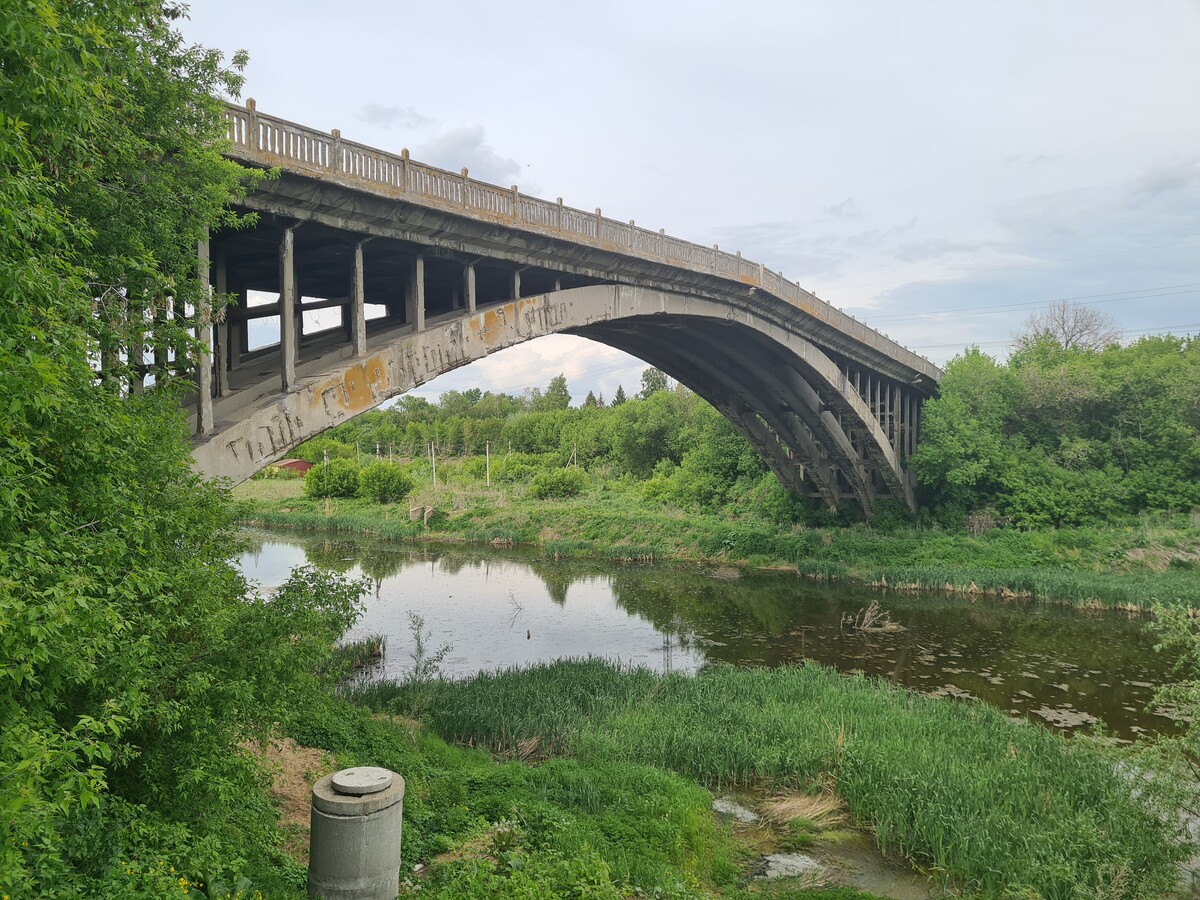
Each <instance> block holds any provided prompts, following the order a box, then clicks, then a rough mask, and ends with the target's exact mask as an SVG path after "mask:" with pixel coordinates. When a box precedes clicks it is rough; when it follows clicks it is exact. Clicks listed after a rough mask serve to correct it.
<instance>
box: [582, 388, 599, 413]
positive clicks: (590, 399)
mask: <svg viewBox="0 0 1200 900" xmlns="http://www.w3.org/2000/svg"><path fill="white" fill-rule="evenodd" d="M583 405H584V406H585V407H592V408H593V409H594V408H596V407H597V406H599V405H600V404H599V402H598V401H597V400H596V395H595V394H594V393H592V392H591V391H588V392H587V396H586V397H584V398H583Z"/></svg>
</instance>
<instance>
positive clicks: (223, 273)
mask: <svg viewBox="0 0 1200 900" xmlns="http://www.w3.org/2000/svg"><path fill="white" fill-rule="evenodd" d="M228 281H229V274H228V271H227V266H226V264H225V253H224V251H223V250H221V248H220V247H218V248H217V250H216V252H215V253H214V254H213V290H214V291H215V292H216V293H217V294H218V295H220V296H224V295H225V292H226V291H228V290H229V286H228ZM228 322H229V309H228V307H225V306H222V307H221V313H220V316H219V317H218V321H217V322H216V323H215V324H214V325H213V343H214V344H216V357H217V365H216V373H215V374H216V378H217V396H218V397H227V396H229V393H230V391H229V325H228Z"/></svg>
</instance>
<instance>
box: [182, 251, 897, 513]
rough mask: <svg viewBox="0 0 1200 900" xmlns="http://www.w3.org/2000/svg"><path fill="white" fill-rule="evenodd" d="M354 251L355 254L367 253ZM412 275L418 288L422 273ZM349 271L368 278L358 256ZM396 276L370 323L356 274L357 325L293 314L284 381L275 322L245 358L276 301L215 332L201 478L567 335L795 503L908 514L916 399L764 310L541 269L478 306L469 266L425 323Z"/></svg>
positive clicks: (505, 281) (263, 461) (239, 471)
mask: <svg viewBox="0 0 1200 900" xmlns="http://www.w3.org/2000/svg"><path fill="white" fill-rule="evenodd" d="M285 246H286V245H285ZM355 250H356V253H357V254H361V252H362V247H361V245H360V246H359V247H358V248H355ZM286 252H287V251H286V250H285V251H284V254H286ZM352 259H353V257H352ZM226 262H227V260H226ZM411 268H412V267H410V269H411ZM416 268H417V272H416V274H417V275H418V276H421V275H422V274H423V273H422V272H421V271H420V269H421V268H423V266H421V265H418V266H417V267H416ZM352 269H353V271H354V272H355V273H361V272H362V271H363V268H362V257H361V255H358V259H357V263H356V264H354V265H352ZM216 272H217V280H218V281H224V280H225V279H226V278H227V277H228V270H226V269H224V265H221V266H218V267H216ZM243 273H245V270H243ZM403 274H404V272H403V271H402V270H400V269H399V267H398V270H397V271H396V272H394V273H393V278H394V281H393V287H394V288H395V289H394V290H386V291H384V292H385V293H386V294H388V295H390V296H393V297H398V298H399V301H400V302H399V303H398V304H397V308H396V309H394V310H392V311H391V313H390V314H388V312H386V310H387V307H386V306H385V307H384V309H385V313H384V314H383V315H381V316H380V318H379V320H378V321H377V322H375V323H374V324H371V323H368V322H367V321H366V318H365V316H364V315H363V314H362V313H361V312H360V313H359V315H358V316H356V315H355V314H354V310H353V308H352V307H353V304H354V295H356V294H357V296H358V298H359V304H358V305H359V307H360V309H361V308H362V307H363V303H362V297H363V296H364V295H365V293H366V292H365V291H364V290H363V288H362V281H361V274H356V275H354V276H352V278H351V285H350V292H349V293H350V295H351V296H350V297H348V298H344V299H343V300H342V302H341V305H342V306H343V308H345V307H351V308H350V309H349V310H347V311H348V312H349V313H350V314H349V315H348V316H344V321H343V322H342V323H341V324H340V325H339V326H337V327H336V328H332V329H326V330H323V331H317V332H315V333H313V334H312V335H305V333H304V325H303V321H302V319H303V312H304V311H306V309H305V304H304V303H299V302H298V303H297V304H296V309H297V310H298V311H299V313H298V315H297V316H296V319H297V320H299V321H300V324H299V325H296V324H295V323H293V325H294V326H295V327H296V333H295V334H293V335H292V336H291V338H290V341H291V345H292V347H293V350H292V354H293V362H292V371H291V372H288V371H286V369H287V366H286V365H285V362H284V344H285V343H286V342H287V339H286V338H285V336H284V335H283V334H282V331H283V327H284V326H283V325H282V324H281V325H280V326H279V328H280V331H281V334H280V338H281V339H280V341H279V343H278V344H276V345H268V346H265V347H262V348H259V349H255V350H246V349H244V348H245V346H246V337H247V335H248V330H247V328H246V327H245V323H246V321H247V320H248V319H247V313H249V314H250V315H253V314H254V313H253V310H255V309H258V310H260V313H268V312H274V314H275V316H276V318H277V319H278V309H279V302H278V301H277V300H276V301H275V302H274V305H272V304H271V303H264V304H262V305H261V306H258V307H255V306H251V305H249V303H246V305H245V306H241V305H239V307H238V308H237V309H236V310H233V312H234V313H235V315H234V316H231V317H230V319H229V320H228V321H227V322H225V323H221V324H219V325H218V326H217V327H216V328H215V332H216V334H217V353H216V363H217V364H216V366H215V367H214V368H215V370H216V385H215V387H216V390H215V391H213V393H214V394H215V395H216V398H215V401H214V403H213V404H212V409H211V413H210V415H211V416H212V420H211V423H210V424H209V425H208V428H207V429H201V430H202V432H203V433H202V434H201V436H200V438H199V439H198V443H197V445H196V448H195V457H196V462H197V466H198V468H199V469H200V470H201V471H202V472H204V473H206V474H208V475H210V476H221V477H227V478H230V479H231V480H233V481H234V482H238V481H241V480H244V479H246V478H248V477H250V476H251V475H253V474H254V473H255V472H256V471H258V470H260V469H262V468H263V467H265V466H266V465H268V464H270V463H271V462H273V461H275V460H278V459H280V458H283V457H284V456H285V455H286V454H287V453H288V452H289V451H290V450H291V449H292V448H293V447H295V446H296V445H297V444H299V443H301V442H303V441H305V440H308V439H309V438H311V437H314V436H315V435H317V434H319V433H320V432H322V431H324V430H325V429H327V428H330V427H332V426H335V425H337V424H340V423H341V422H344V421H347V420H348V419H350V418H352V417H353V416H355V415H358V414H359V413H361V412H364V411H366V410H368V409H371V408H374V407H375V406H378V405H379V404H380V403H382V402H384V401H385V400H387V399H389V398H391V397H394V396H397V395H399V394H402V393H404V392H405V391H408V390H411V389H412V388H414V387H416V386H418V385H420V384H423V383H425V382H427V381H429V380H431V379H433V378H435V377H437V376H438V375H441V374H443V373H445V372H448V371H450V370H452V369H454V368H457V367H459V366H462V365H465V364H467V363H469V362H472V361H473V360H476V359H480V358H482V357H484V356H486V355H488V354H489V353H492V352H495V351H497V350H500V349H503V348H505V347H509V346H513V345H515V344H518V343H521V342H523V341H526V340H530V339H532V338H536V337H541V336H543V335H548V334H554V333H563V332H566V333H573V334H578V335H581V336H583V337H587V338H590V339H593V340H596V341H599V342H602V343H605V344H608V345H610V346H613V347H616V348H618V349H621V350H625V351H627V352H629V353H631V354H633V355H635V356H637V357H639V358H641V359H643V360H645V361H647V362H649V363H651V364H653V365H655V366H657V367H658V368H660V369H662V370H663V371H664V372H666V373H668V374H669V375H671V376H673V377H674V378H676V379H678V380H679V381H680V382H682V383H683V384H685V385H687V386H688V387H689V388H691V389H692V390H694V391H696V392H697V393H698V394H699V395H701V396H702V397H704V398H705V399H706V400H708V401H709V402H711V403H712V404H713V405H714V406H715V407H716V408H717V409H718V410H719V411H720V412H721V413H722V414H723V415H725V416H726V417H727V418H728V419H729V421H730V422H731V423H733V425H734V426H735V427H736V428H737V429H738V430H739V431H740V432H741V433H742V434H743V435H744V436H745V437H746V438H747V440H749V441H750V443H751V444H752V445H753V446H754V447H755V449H756V450H757V451H758V453H759V454H761V456H762V458H763V459H764V460H765V461H766V463H767V465H768V466H769V467H770V469H771V470H772V472H774V473H775V475H776V476H777V477H778V478H779V480H780V481H781V482H782V483H783V484H784V485H785V486H787V487H788V488H790V489H791V490H793V491H795V492H797V493H800V494H805V495H811V496H816V497H819V498H820V499H821V500H822V501H823V502H824V503H825V504H827V505H829V506H831V507H832V506H836V505H837V504H838V503H839V502H842V501H844V500H852V501H854V502H856V503H857V504H858V505H860V506H861V507H862V509H863V510H864V512H865V513H866V514H867V515H870V514H871V513H872V512H873V510H874V508H875V505H876V503H877V501H878V500H879V499H881V498H887V497H890V498H893V499H896V500H898V501H900V502H902V503H904V504H905V505H906V506H908V507H910V508H912V507H913V505H914V501H913V495H912V490H911V487H910V482H909V479H908V476H907V473H906V471H905V468H904V462H905V460H906V459H907V457H908V455H909V454H910V453H911V452H912V450H913V448H914V447H915V443H916V437H917V427H918V419H919V407H920V401H921V394H920V393H919V392H918V391H916V390H913V389H912V388H911V386H909V385H905V384H903V383H901V382H900V381H898V380H896V379H890V378H887V377H885V376H883V375H880V374H878V373H876V372H872V371H870V370H868V369H865V368H863V367H861V366H860V365H858V364H855V363H854V362H852V361H850V360H847V359H845V358H843V357H839V356H838V355H837V354H836V353H831V352H830V351H829V350H827V349H822V348H820V347H818V346H816V345H815V344H814V343H812V342H811V341H810V340H809V339H808V338H806V337H805V336H804V335H802V334H801V333H799V331H798V329H796V328H794V327H790V326H789V324H788V322H787V320H786V318H785V317H780V316H769V315H765V314H763V312H761V311H760V310H759V309H757V308H751V307H753V306H756V305H761V298H756V303H746V304H745V307H744V308H739V307H737V306H735V305H731V304H730V303H729V302H728V301H721V300H716V299H712V298H707V297H697V296H692V295H689V294H684V293H677V292H673V291H668V290H660V289H655V288H649V287H633V286H628V285H618V284H611V283H610V284H603V283H594V284H588V285H584V286H578V287H571V286H569V284H570V281H571V280H572V279H571V277H570V276H563V275H555V274H553V273H551V274H549V275H547V274H545V273H533V274H534V277H533V278H527V281H526V283H527V284H529V283H533V284H539V283H540V286H542V287H543V288H549V289H548V290H544V291H543V292H542V293H539V294H537V295H535V296H523V295H522V296H518V297H517V298H516V299H494V298H492V297H491V296H489V295H488V294H486V293H485V294H484V295H483V296H484V299H483V302H480V294H479V288H478V283H476V284H475V285H472V283H471V282H472V281H473V280H474V279H475V278H477V277H478V276H477V275H475V276H473V275H472V274H471V273H470V271H469V270H468V271H467V273H466V275H465V277H464V274H463V271H462V267H461V266H460V268H459V271H457V272H455V271H450V270H448V269H446V270H444V271H442V273H441V275H440V276H436V277H440V278H441V279H442V283H443V286H444V287H446V288H448V290H447V291H446V293H447V294H448V295H449V297H450V300H449V302H448V303H446V304H445V307H444V308H439V307H438V306H436V305H435V306H433V308H432V312H433V315H431V316H428V317H427V316H426V315H425V312H426V311H428V307H427V306H426V305H425V304H423V303H422V305H420V306H416V307H415V308H414V304H412V303H411V302H410V303H408V304H407V307H406V305H405V302H404V300H405V298H406V297H408V298H411V299H416V300H418V301H423V298H422V297H421V294H422V293H423V290H422V288H423V287H424V286H421V287H418V286H417V285H414V284H413V283H412V280H413V279H412V274H413V273H412V272H411V271H410V272H409V273H408V282H409V283H408V289H409V290H408V291H407V292H406V291H405V290H404V289H403V285H404V279H403V278H402V277H401V276H402V275H403ZM377 277H379V276H378V274H377ZM520 277H521V272H519V271H518V272H517V273H516V280H517V283H516V284H515V285H514V284H513V275H512V273H504V275H503V276H502V277H501V278H500V279H497V278H495V277H494V276H492V283H493V286H494V289H495V290H494V292H495V293H498V294H503V293H505V292H506V291H511V292H512V293H515V294H518V295H521V294H523V291H522V289H521V287H520V282H519V279H520ZM266 280H267V279H265V278H264V279H263V281H264V285H263V286H264V287H266V286H267V285H266V284H265V281H266ZM574 280H577V281H578V280H585V279H582V278H576V279H574ZM247 282H249V283H253V282H254V279H252V278H251V279H245V278H244V280H243V285H245V284H246V283H247ZM282 282H283V283H282V284H281V288H282V289H281V290H280V295H281V296H283V295H286V293H287V291H288V290H289V286H288V284H287V279H286V278H283V279H282ZM564 282H566V283H564ZM355 283H357V284H358V287H356V286H355ZM435 283H437V282H436V281H435ZM217 288H218V290H224V289H225V288H226V285H224V284H218V285H217ZM292 290H294V288H292ZM376 290H377V291H379V290H383V289H382V288H380V287H379V286H377V287H376ZM456 291H457V292H458V293H457V294H456ZM245 293H247V292H246V291H245V290H243V294H245ZM376 295H377V296H378V294H376ZM414 295H415V296H414ZM456 296H457V297H458V298H460V299H459V300H455V297H456ZM244 299H245V298H244ZM268 299H272V298H268ZM318 302H323V303H324V306H325V307H331V306H335V305H338V303H337V302H336V301H329V300H325V301H318ZM472 306H474V307H476V308H475V309H471V308H470V307H472ZM463 307H465V308H463ZM406 320H407V321H406ZM368 325H370V327H369V328H368ZM239 340H240V341H241V343H240V346H239ZM285 385H286V390H283V388H284V386H285ZM199 418H201V419H202V418H203V411H201V414H200V416H199Z"/></svg>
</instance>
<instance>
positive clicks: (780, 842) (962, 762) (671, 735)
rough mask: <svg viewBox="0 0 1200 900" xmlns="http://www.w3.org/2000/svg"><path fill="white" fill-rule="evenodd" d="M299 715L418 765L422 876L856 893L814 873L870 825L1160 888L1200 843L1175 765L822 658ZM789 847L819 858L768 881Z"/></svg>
mask: <svg viewBox="0 0 1200 900" xmlns="http://www.w3.org/2000/svg"><path fill="white" fill-rule="evenodd" d="M416 720H420V722H421V723H424V724H423V725H422V724H419V723H418V721H416ZM286 729H287V731H288V733H289V735H290V736H291V737H292V738H293V739H295V740H296V741H297V742H299V743H300V744H301V745H303V746H305V747H312V748H318V749H320V750H323V751H326V752H328V753H332V754H334V756H335V757H336V763H337V765H339V766H348V765H358V764H367V763H370V764H374V765H384V766H387V767H388V768H392V769H394V770H396V771H400V772H403V773H404V775H405V777H406V779H407V781H408V795H407V796H406V800H405V839H404V871H405V872H406V873H412V874H410V884H409V886H408V887H407V889H406V893H417V894H423V895H428V896H436V897H467V898H470V897H525V896H546V897H550V896H555V897H558V896H583V895H586V896H596V897H612V898H617V897H630V896H663V897H674V898H680V900H684V898H699V897H724V898H748V897H751V896H778V897H794V898H807V897H814V898H816V897H830V898H832V897H839V898H843V900H850V898H860V900H861V898H864V897H866V896H868V895H862V894H858V893H857V892H855V891H852V890H851V891H844V892H841V893H829V892H825V893H819V892H817V893H812V892H810V891H811V890H812V889H815V888H817V887H825V888H833V887H836V886H838V885H845V884H847V883H848V882H847V880H844V879H843V878H842V877H841V876H839V875H838V874H837V870H836V867H835V863H834V862H832V861H835V860H836V859H837V858H838V853H837V852H835V848H837V847H841V846H844V845H846V844H848V843H852V842H853V841H855V840H857V838H856V837H855V835H856V834H863V833H865V834H869V835H872V836H873V838H874V840H875V842H877V844H878V845H879V846H880V848H881V849H883V850H885V851H886V852H887V854H888V856H889V858H890V859H891V860H893V862H894V863H898V862H902V863H904V868H909V867H911V866H916V867H917V869H918V870H919V872H921V873H923V875H924V878H923V879H919V880H918V881H923V882H924V883H925V884H926V885H927V887H928V888H930V889H933V890H936V889H940V888H947V889H951V890H953V891H957V892H959V894H960V895H963V896H987V897H999V896H1039V897H1048V898H1049V897H1053V898H1069V897H1079V896H1098V895H1099V896H1106V897H1112V898H1123V897H1128V898H1133V897H1160V896H1166V895H1167V894H1168V893H1169V891H1170V889H1171V888H1172V887H1173V885H1174V884H1175V881H1176V878H1177V871H1176V866H1177V864H1179V863H1180V862H1182V861H1183V860H1184V859H1186V858H1187V853H1188V848H1186V847H1185V846H1184V845H1183V844H1181V843H1180V842H1179V837H1180V836H1179V835H1178V834H1176V833H1175V829H1174V828H1173V827H1172V826H1171V825H1170V824H1169V823H1171V822H1173V821H1174V819H1173V817H1172V816H1169V815H1167V814H1166V813H1165V812H1164V811H1165V810H1167V809H1170V808H1173V807H1172V804H1173V803H1175V802H1176V800H1175V799H1174V798H1172V797H1170V796H1168V795H1167V793H1166V790H1165V789H1166V788H1167V779H1156V780H1155V781H1154V782H1153V791H1143V792H1135V791H1132V790H1131V786H1130V783H1129V781H1128V779H1127V778H1125V777H1124V776H1122V775H1121V774H1120V771H1121V769H1122V768H1124V766H1125V765H1127V764H1128V762H1127V761H1128V759H1129V757H1128V756H1127V755H1126V754H1124V753H1121V752H1119V751H1116V750H1114V749H1112V748H1110V747H1106V746H1104V745H1101V744H1099V743H1096V742H1092V741H1087V740H1083V739H1078V740H1074V741H1065V740H1063V739H1062V738H1060V737H1058V736H1057V735H1054V734H1052V733H1050V732H1048V731H1046V730H1043V729H1041V728H1036V727H1032V726H1029V725H1025V724H1020V723H1017V722H1014V721H1012V720H1010V719H1009V718H1008V717H1006V716H1005V715H1004V714H1003V713H1001V712H998V711H996V710H992V709H990V708H988V707H986V706H984V705H982V704H975V703H969V704H964V703H953V702H944V701H941V702H939V701H933V700H930V699H928V698H924V697H919V696H916V695H914V694H911V693H909V692H906V691H902V690H897V689H895V688H893V687H891V686H889V685H887V684H886V683H884V682H882V681H879V680H875V679H867V678H862V677H844V676H840V675H838V674H836V673H834V672H832V671H831V670H828V669H825V668H823V667H820V666H801V667H793V668H787V669H777V670H765V669H759V670H734V669H730V668H723V669H717V670H715V671H711V672H706V673H703V674H701V675H699V676H696V677H691V678H689V677H682V676H678V675H656V674H654V673H651V672H648V671H646V670H636V669H635V670H625V669H621V668H619V667H617V666H615V665H613V664H610V663H605V662H601V661H596V660H594V661H590V662H560V663H555V664H551V665H546V666H537V667H533V668H529V669H523V670H509V671H504V672H499V673H491V674H484V675H479V676H476V677H474V678H471V679H467V680H465V681H453V682H451V681H442V680H440V679H438V678H436V677H432V678H431V677H425V678H419V679H415V680H413V679H410V680H408V681H407V682H404V683H376V684H373V685H370V686H367V687H362V688H359V689H357V690H353V691H351V692H350V693H349V694H348V695H346V694H344V695H342V696H341V697H326V698H323V699H316V698H314V699H312V700H311V701H310V702H309V704H307V705H306V706H305V708H302V709H298V710H297V711H296V715H295V717H294V718H293V719H292V720H291V721H290V722H288V723H287V725H286ZM427 729H428V730H427ZM444 741H450V742H452V743H445V742H444ZM485 751H486V752H485ZM1123 760H1124V761H1126V762H1124V763H1123V762H1122V761H1123ZM1160 790H1161V791H1162V792H1163V793H1161V794H1160V793H1159V792H1160ZM1135 794H1137V796H1135ZM731 796H732V798H733V800H735V801H736V802H737V804H738V806H740V807H741V808H740V809H738V808H737V807H735V806H733V805H732V804H730V803H725V804H722V805H719V807H720V808H721V809H724V810H726V815H724V816H722V815H718V814H716V813H715V812H714V811H713V809H712V807H713V801H714V798H726V799H727V800H728V799H729V798H730V797H731ZM751 812H752V813H756V814H757V818H755V819H753V820H750V819H749V818H748V817H746V816H744V815H743V814H745V813H751ZM743 819H745V820H744V821H743ZM781 853H783V854H788V853H791V854H797V853H799V854H803V855H804V857H806V858H808V859H811V860H814V861H816V862H817V863H819V864H822V865H823V866H824V869H823V872H824V874H820V875H818V874H817V873H816V872H815V871H814V872H813V873H812V874H811V876H808V877H807V879H806V876H800V877H796V878H793V879H789V880H784V881H781V882H778V883H776V884H774V885H770V884H768V883H766V882H762V881H756V880H753V877H754V876H755V875H757V874H761V873H762V871H763V869H764V867H765V863H764V860H766V859H767V858H768V857H770V856H772V855H775V854H781ZM414 866H417V867H420V868H419V869H417V870H416V872H415V873H414ZM892 871H893V873H894V874H895V876H896V881H897V883H904V884H906V885H909V888H908V889H906V890H905V891H896V892H892V891H888V890H882V889H879V888H876V890H878V891H879V893H880V894H882V895H885V896H902V897H910V896H913V894H912V893H910V892H909V891H910V890H911V885H912V884H913V883H914V882H913V880H912V879H911V878H907V879H905V878H904V877H902V873H901V871H900V869H893V870H892Z"/></svg>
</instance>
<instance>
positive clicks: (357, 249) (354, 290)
mask: <svg viewBox="0 0 1200 900" xmlns="http://www.w3.org/2000/svg"><path fill="white" fill-rule="evenodd" d="M365 243H366V241H359V242H358V243H357V244H355V245H354V271H353V272H352V273H351V276H350V346H351V347H352V348H353V351H354V355H355V356H366V355H367V307H366V304H367V298H366V289H365V288H364V286H363V244H365Z"/></svg>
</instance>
